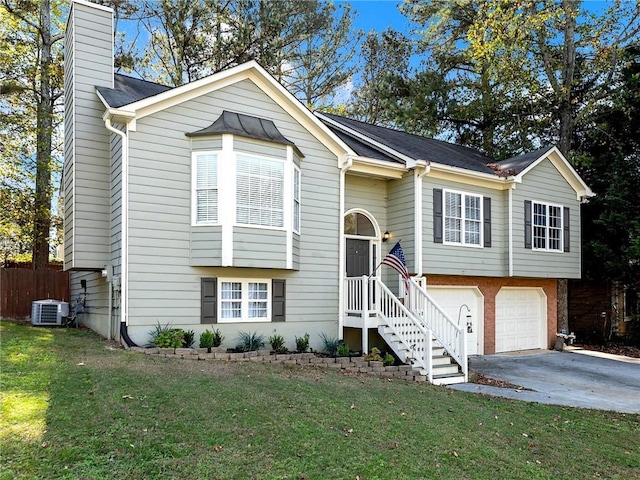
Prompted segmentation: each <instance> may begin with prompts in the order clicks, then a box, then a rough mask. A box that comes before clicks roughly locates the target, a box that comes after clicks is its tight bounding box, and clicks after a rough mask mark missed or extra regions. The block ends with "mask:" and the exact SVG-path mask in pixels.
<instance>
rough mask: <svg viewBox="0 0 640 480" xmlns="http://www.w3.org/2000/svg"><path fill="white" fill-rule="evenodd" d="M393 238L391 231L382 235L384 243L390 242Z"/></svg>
mask: <svg viewBox="0 0 640 480" xmlns="http://www.w3.org/2000/svg"><path fill="white" fill-rule="evenodd" d="M390 238H391V234H390V233H389V230H387V231H386V232H384V233H383V234H382V241H383V242H386V241H387V240H389V239H390Z"/></svg>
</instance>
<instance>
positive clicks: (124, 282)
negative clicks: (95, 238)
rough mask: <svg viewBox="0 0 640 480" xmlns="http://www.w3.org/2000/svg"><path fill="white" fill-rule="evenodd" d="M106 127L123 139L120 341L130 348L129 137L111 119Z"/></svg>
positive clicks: (105, 120) (132, 343) (131, 345)
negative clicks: (114, 125) (128, 329)
mask: <svg viewBox="0 0 640 480" xmlns="http://www.w3.org/2000/svg"><path fill="white" fill-rule="evenodd" d="M104 126H105V127H106V129H107V130H109V131H110V132H113V133H115V134H116V135H119V136H120V138H121V139H122V145H121V151H122V162H121V163H122V165H121V166H122V180H121V185H122V186H121V189H120V191H121V197H120V204H121V206H120V208H121V218H120V237H121V242H122V245H121V247H120V340H121V341H122V340H123V339H124V341H125V343H126V344H127V346H129V347H137V345H136V344H135V343H134V342H133V341H132V340H131V338H129V334H128V332H127V326H128V324H129V310H128V309H129V304H128V301H127V300H128V297H129V289H128V288H127V287H128V283H129V136H128V135H127V133H128V130H127V127H126V126H125V131H124V132H123V131H120V130H118V129H117V128H115V127H113V126H112V125H111V118H109V117H106V118H105V119H104Z"/></svg>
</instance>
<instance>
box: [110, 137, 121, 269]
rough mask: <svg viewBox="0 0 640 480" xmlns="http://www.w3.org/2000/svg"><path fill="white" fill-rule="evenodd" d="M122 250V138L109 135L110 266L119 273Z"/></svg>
mask: <svg viewBox="0 0 640 480" xmlns="http://www.w3.org/2000/svg"><path fill="white" fill-rule="evenodd" d="M121 250H122V138H121V137H120V135H116V134H115V133H114V134H112V135H111V265H112V267H113V274H114V275H120V273H121V268H120V267H121V264H122V262H121V255H122V254H121Z"/></svg>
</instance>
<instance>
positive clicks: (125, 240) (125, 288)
mask: <svg viewBox="0 0 640 480" xmlns="http://www.w3.org/2000/svg"><path fill="white" fill-rule="evenodd" d="M104 126H105V128H106V129H107V130H108V131H110V132H113V133H115V134H116V135H119V136H120V137H121V140H122V143H121V145H120V149H121V151H122V153H121V155H122V161H121V163H122V165H121V166H120V167H121V169H122V173H121V175H122V178H121V180H120V183H121V187H120V189H121V196H120V205H121V206H120V210H121V215H120V242H121V247H120V322H124V324H125V325H126V326H129V131H128V130H127V126H126V125H125V131H124V132H123V131H121V130H118V129H117V128H115V127H113V126H112V125H111V119H110V118H105V119H104ZM74 144H75V142H74ZM109 144H111V139H109ZM109 315H111V313H109Z"/></svg>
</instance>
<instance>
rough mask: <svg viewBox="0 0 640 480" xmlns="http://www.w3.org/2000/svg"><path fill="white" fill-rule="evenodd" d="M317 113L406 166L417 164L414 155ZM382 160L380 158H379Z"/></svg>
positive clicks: (318, 113)
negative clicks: (397, 149)
mask: <svg viewBox="0 0 640 480" xmlns="http://www.w3.org/2000/svg"><path fill="white" fill-rule="evenodd" d="M315 115H316V116H317V117H319V118H322V119H323V120H324V121H326V122H327V123H330V124H331V125H333V126H334V127H336V128H337V129H338V130H341V131H343V132H344V133H347V134H349V135H351V136H353V137H355V138H357V139H359V140H362V141H363V142H365V143H367V144H369V145H372V146H374V147H376V148H379V149H380V150H382V151H383V152H387V153H388V154H389V155H390V156H392V157H396V158H398V159H399V160H402V161H403V162H405V168H413V167H414V166H415V163H416V160H415V159H413V158H412V157H409V156H408V155H404V154H403V153H400V152H398V151H396V150H394V149H392V148H391V147H389V146H387V145H385V144H384V143H380V142H377V141H375V140H373V139H372V138H371V137H368V136H367V135H364V134H362V133H360V132H358V131H356V130H353V129H351V128H349V127H347V126H345V125H343V124H342V123H340V122H337V121H335V120H333V119H332V118H329V117H327V116H325V115H323V114H322V113H320V112H315ZM358 158H360V159H364V158H365V157H358ZM368 160H373V159H368ZM378 161H380V160H378ZM385 163H386V162H385Z"/></svg>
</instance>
